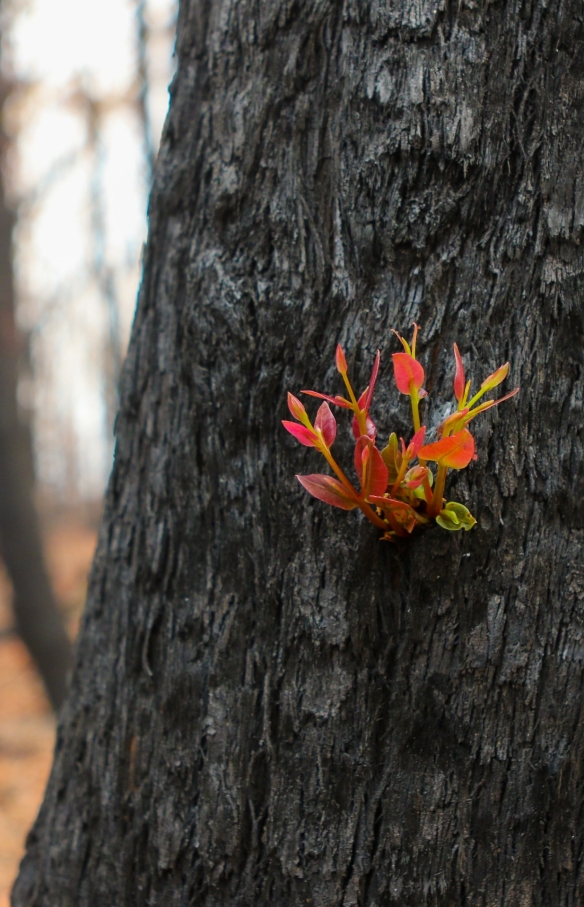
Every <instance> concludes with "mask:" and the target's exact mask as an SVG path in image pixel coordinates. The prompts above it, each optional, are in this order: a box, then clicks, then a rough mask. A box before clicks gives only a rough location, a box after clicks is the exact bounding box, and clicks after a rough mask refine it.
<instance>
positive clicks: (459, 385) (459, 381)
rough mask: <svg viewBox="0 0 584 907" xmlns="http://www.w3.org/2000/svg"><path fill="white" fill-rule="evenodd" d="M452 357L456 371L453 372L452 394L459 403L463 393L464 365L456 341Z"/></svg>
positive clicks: (464, 382)
mask: <svg viewBox="0 0 584 907" xmlns="http://www.w3.org/2000/svg"><path fill="white" fill-rule="evenodd" d="M454 358H455V360H456V372H455V374H454V396H455V397H456V399H457V400H458V402H459V403H460V401H461V400H462V397H463V394H464V388H465V385H466V381H465V378H464V365H463V364H462V357H461V355H460V351H459V349H458V346H457V345H456V343H455V344H454Z"/></svg>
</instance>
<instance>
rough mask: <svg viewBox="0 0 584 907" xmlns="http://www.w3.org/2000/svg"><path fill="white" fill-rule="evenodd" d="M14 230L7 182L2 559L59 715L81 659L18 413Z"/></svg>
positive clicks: (1, 302)
mask: <svg viewBox="0 0 584 907" xmlns="http://www.w3.org/2000/svg"><path fill="white" fill-rule="evenodd" d="M13 223H14V215H13V213H12V212H11V211H10V209H9V208H8V207H7V205H6V202H5V197H4V186H3V182H2V178H1V176H0V477H1V478H0V553H1V554H2V557H3V559H4V562H5V564H6V568H7V570H8V573H9V575H10V579H11V582H12V588H13V602H12V604H13V610H14V617H15V621H16V629H17V630H18V633H19V634H20V636H21V638H22V640H23V642H24V643H25V645H26V646H27V648H28V650H29V651H30V653H31V655H32V657H33V658H34V660H35V662H36V664H37V667H38V669H39V672H40V674H41V677H42V679H43V681H44V684H45V688H46V691H47V693H48V696H49V699H50V701H51V704H52V706H53V708H54V709H59V708H60V706H61V703H62V702H63V699H64V697H65V692H66V689H67V678H68V674H69V671H70V669H71V666H72V661H73V656H72V647H71V643H70V641H69V638H68V636H67V634H66V632H65V628H64V626H63V621H62V618H61V615H60V614H59V609H58V608H57V604H56V602H55V598H54V595H53V590H52V589H51V584H50V581H49V577H48V574H47V570H46V567H45V562H44V558H43V550H42V543H41V535H40V530H39V524H38V517H37V513H36V509H35V504H34V467H33V458H32V446H31V437H30V432H29V430H28V426H27V425H25V424H24V423H23V421H22V420H21V419H20V418H19V412H18V402H17V378H18V356H19V352H20V350H19V343H18V334H17V330H16V326H15V317H14V315H15V313H14V282H13V271H12V228H13Z"/></svg>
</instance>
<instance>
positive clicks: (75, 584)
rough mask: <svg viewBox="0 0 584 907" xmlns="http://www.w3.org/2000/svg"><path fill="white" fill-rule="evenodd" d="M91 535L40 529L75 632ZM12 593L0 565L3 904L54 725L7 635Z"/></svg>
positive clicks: (43, 775) (84, 530) (63, 523)
mask: <svg viewBox="0 0 584 907" xmlns="http://www.w3.org/2000/svg"><path fill="white" fill-rule="evenodd" d="M95 539H96V536H95V532H94V531H93V530H92V529H90V528H88V527H87V526H86V525H84V524H83V523H82V522H80V521H79V520H76V519H72V518H71V517H68V518H67V519H59V520H56V521H55V520H54V521H52V522H51V524H50V525H49V527H48V528H47V531H46V533H45V540H46V545H45V547H46V557H47V563H48V566H49V570H50V573H51V579H52V582H53V587H54V589H55V593H56V595H57V598H58V601H59V603H60V604H61V606H62V608H63V611H64V613H65V615H66V618H67V625H68V628H69V630H70V632H71V635H72V636H74V635H75V632H76V630H77V625H78V622H79V616H80V613H81V609H82V607H83V602H84V599H85V589H86V581H87V573H88V570H89V566H90V564H91V559H92V556H93V551H94V548H95ZM10 598H11V590H10V584H9V582H8V581H7V579H6V574H5V572H4V570H3V569H2V565H1V564H0V907H9V894H10V888H11V886H12V883H13V881H14V878H15V876H16V872H17V870H18V864H19V861H20V859H21V857H22V854H23V850H24V841H25V838H26V835H27V832H28V830H29V828H30V826H31V825H32V823H33V821H34V818H35V816H36V814H37V811H38V808H39V806H40V803H41V800H42V796H43V790H44V787H45V784H46V780H47V777H48V774H49V770H50V767H51V759H52V754H53V744H54V737H55V722H54V718H53V716H52V714H51V711H50V708H49V704H48V702H47V698H46V696H45V693H44V690H43V686H42V683H41V681H40V679H39V677H38V674H37V672H36V669H35V666H34V664H33V662H32V661H31V659H30V657H29V655H28V652H27V650H26V649H25V647H24V646H23V645H22V643H21V642H20V640H19V639H18V637H17V636H15V635H14V634H13V633H11V632H10V628H11V626H12V613H11V609H10Z"/></svg>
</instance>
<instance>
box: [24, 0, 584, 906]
mask: <svg viewBox="0 0 584 907" xmlns="http://www.w3.org/2000/svg"><path fill="white" fill-rule="evenodd" d="M178 53H179V61H180V65H179V70H178V75H177V78H176V81H175V84H174V90H173V99H172V106H171V112H170V116H169V120H168V123H167V126H166V133H165V137H164V141H163V146H162V154H161V158H160V160H159V162H158V165H157V171H156V180H155V188H154V193H153V198H152V202H151V224H150V240H149V245H148V251H147V255H146V260H145V269H144V279H143V286H142V290H141V296H140V302H139V309H138V314H137V319H136V323H135V326H134V332H133V339H132V343H131V350H130V355H129V358H128V362H127V365H126V368H125V376H124V386H123V400H122V409H121V414H120V417H119V421H118V448H117V457H116V464H115V469H114V472H113V476H112V480H111V484H110V489H109V493H108V498H107V512H106V517H105V520H104V524H103V528H102V532H101V540H100V543H99V548H98V553H97V556H96V561H95V565H94V569H93V577H92V582H91V591H90V596H89V604H88V608H87V612H86V615H85V621H84V625H83V629H82V634H81V642H80V646H79V660H78V664H77V667H76V671H75V676H74V684H73V691H72V694H71V696H70V699H69V700H68V705H67V706H66V708H65V711H64V715H63V718H62V721H61V726H60V731H59V739H58V744H57V752H56V758H55V766H54V770H53V773H52V777H51V780H50V783H49V787H48V790H47V794H46V799H45V803H44V806H43V808H42V810H41V813H40V816H39V819H38V821H37V824H36V826H35V828H34V830H33V832H32V834H31V836H30V838H29V842H28V854H27V856H26V858H25V860H24V863H23V866H22V870H21V875H20V878H19V881H18V882H17V885H16V888H15V893H14V899H13V904H14V905H15V907H33V905H34V907H41V905H42V907H56V905H59V907H73V905H75V907H86V905H87V907H89V905H91V907H93V905H96V907H97V905H100V907H101V905H104V904H116V905H117V907H125V905H128V907H130V905H132V907H138V905H139V907H141V905H146V904H148V905H161V907H162V905H164V907H172V905H177V907H178V905H187V904H192V905H195V904H196V905H197V907H202V905H206V907H211V905H213V907H219V905H221V907H227V905H242V907H244V905H245V907H251V905H254V907H258V905H264V904H265V905H267V904H270V905H274V904H275V905H290V907H292V905H294V907H296V905H301V904H315V905H318V907H333V905H335V907H336V905H343V907H349V905H357V904H362V905H368V907H373V905H378V907H379V905H386V904H392V903H397V904H400V905H415V907H419V905H420V904H431V905H455V904H461V905H462V904H469V905H470V904H472V905H508V907H511V905H542V907H543V905H545V907H550V905H560V904H562V905H577V904H581V903H582V901H583V899H584V879H583V874H582V873H583V866H582V849H583V845H584V827H583V825H582V808H583V805H584V731H583V725H582V721H581V713H582V709H583V706H584V699H583V689H584V686H583V680H584V677H583V669H584V568H583V566H582V548H583V539H584V522H583V518H582V509H581V501H582V496H583V492H584V469H583V448H582V429H583V417H582V402H583V380H584V379H583V369H582V365H583V363H582V343H583V334H584V330H583V313H582V305H581V301H580V296H581V293H582V289H583V274H584V258H583V256H582V246H581V238H582V230H583V226H584V152H583V148H584V141H583V140H584V120H583V98H584V31H583V22H582V6H581V4H580V3H579V2H577V0H549V2H547V3H543V2H541V3H537V2H528V0H525V2H519V0H505V2H503V0H499V2H460V3H452V2H449V0H442V2H424V0H419V2H413V0H411V2H409V0H401V2H398V0H395V2H389V0H381V2H379V0H375V2H373V0H371V2H369V0H344V2H342V3H336V2H332V0H320V2H298V0H295V2H293V0H262V2H261V3H260V2H255V3H254V2H252V0H239V2H234V0H221V2H220V0H208V2H202V0H190V2H187V0H185V2H183V3H182V7H181V12H180V19H179V27H178ZM414 318H415V319H416V320H417V321H419V322H420V323H421V325H422V326H423V335H422V343H421V352H422V358H423V360H424V362H425V364H426V367H427V371H428V373H429V376H430V381H429V390H430V393H431V397H430V399H431V404H430V405H431V406H432V407H433V411H434V412H436V411H437V409H438V408H439V406H440V405H441V403H442V401H443V399H446V398H449V397H450V394H451V378H452V371H453V369H452V363H451V357H450V350H451V344H452V342H453V341H454V340H457V341H458V343H459V345H460V347H461V350H462V352H463V354H464V356H465V359H466V361H467V364H468V365H469V366H470V367H471V368H472V372H473V375H474V377H475V380H477V379H478V378H479V377H481V376H484V375H485V374H486V373H487V369H488V370H491V369H492V368H494V367H495V366H497V365H498V364H500V363H501V362H503V361H505V360H506V359H510V360H511V361H512V375H511V384H512V385H513V384H517V383H520V384H521V387H522V392H521V395H520V397H519V398H518V403H516V402H513V403H512V404H507V405H506V408H503V407H501V411H497V412H495V414H494V415H491V414H487V416H485V417H484V420H483V422H482V423H480V424H479V425H477V431H476V435H477V439H478V444H479V449H480V459H479V461H478V463H476V464H474V465H472V466H471V467H470V468H469V469H468V470H467V471H466V472H465V473H464V474H461V475H460V476H459V477H458V478H457V479H456V480H455V481H454V482H452V484H451V486H450V488H451V495H452V497H455V498H457V499H458V500H462V501H464V502H465V503H467V504H468V506H469V507H470V509H471V510H472V511H473V512H474V513H475V514H476V516H477V517H478V519H479V526H478V528H476V529H474V530H473V531H472V532H470V533H468V534H460V535H450V534H447V533H444V532H441V531H439V530H437V529H436V530H431V531H428V532H427V533H426V534H425V535H423V536H421V537H419V538H418V539H416V540H414V541H413V542H412V543H411V544H410V545H409V547H407V548H404V549H403V550H399V551H398V550H396V549H394V548H393V547H391V546H390V545H388V544H385V543H384V544H382V543H380V542H379V541H378V533H377V532H376V531H375V530H374V529H373V528H372V527H371V526H370V525H369V524H367V523H365V522H363V521H361V520H359V518H358V517H355V515H354V514H345V513H342V512H341V511H334V510H332V508H326V507H325V506H324V505H322V504H319V503H317V502H315V501H313V500H311V499H309V498H308V496H307V495H305V494H304V493H303V492H302V490H301V489H299V488H298V486H297V485H296V483H295V481H294V479H293V474H294V473H295V472H312V471H314V470H316V469H318V468H319V466H320V464H318V463H317V460H316V454H314V452H313V451H304V450H303V449H301V448H299V447H298V445H295V444H294V442H293V441H292V440H291V439H290V438H288V437H287V436H286V435H285V434H284V432H283V430H282V429H281V428H280V426H279V419H280V418H281V417H283V416H285V415H286V411H285V402H284V401H285V392H286V390H287V389H289V388H290V389H294V390H297V389H299V388H301V387H306V386H315V385H321V386H322V385H323V384H326V385H327V387H329V388H330V389H331V390H338V389H339V387H338V376H336V375H335V372H334V369H333V368H332V361H333V355H334V346H335V344H336V342H337V341H339V340H340V341H342V342H343V343H344V344H345V346H346V348H347V349H348V351H349V352H350V356H351V360H352V366H353V368H354V371H355V372H356V373H357V374H359V375H360V376H361V383H363V381H364V380H366V378H367V375H368V370H369V367H370V364H371V361H372V358H373V353H374V350H375V348H376V347H377V346H381V347H382V351H383V354H384V371H383V373H382V376H381V387H382V390H381V391H380V393H379V396H378V400H377V410H376V415H377V416H378V423H379V424H380V425H381V426H385V428H386V430H389V429H390V427H394V428H397V429H398V431H399V430H400V429H401V430H402V431H403V430H405V427H406V420H407V415H408V413H407V405H406V404H405V403H403V402H402V401H401V400H399V399H397V395H396V394H395V392H394V391H393V390H392V381H391V376H390V369H389V365H388V363H389V352H390V351H391V350H395V348H396V347H395V341H394V340H392V338H391V335H390V333H389V331H390V328H392V327H396V328H398V329H401V330H404V331H405V330H407V328H408V326H409V324H410V323H411V321H412V320H413V319H414ZM479 363H480V365H479ZM475 424H476V423H475Z"/></svg>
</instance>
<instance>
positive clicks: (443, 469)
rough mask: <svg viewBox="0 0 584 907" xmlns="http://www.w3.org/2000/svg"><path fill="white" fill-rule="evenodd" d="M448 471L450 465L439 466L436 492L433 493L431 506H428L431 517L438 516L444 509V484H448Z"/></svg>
mask: <svg viewBox="0 0 584 907" xmlns="http://www.w3.org/2000/svg"><path fill="white" fill-rule="evenodd" d="M447 472H448V466H439V467H438V475H437V476H436V484H435V486H434V494H433V495H432V500H431V501H430V506H429V507H428V516H429V517H437V516H438V514H439V513H440V511H441V510H442V501H443V499H444V486H445V485H446V473H447Z"/></svg>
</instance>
